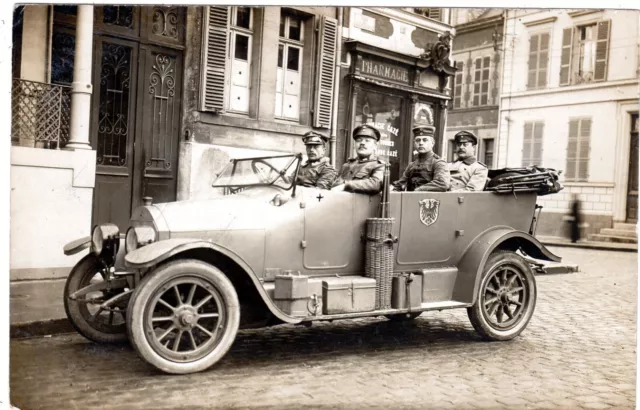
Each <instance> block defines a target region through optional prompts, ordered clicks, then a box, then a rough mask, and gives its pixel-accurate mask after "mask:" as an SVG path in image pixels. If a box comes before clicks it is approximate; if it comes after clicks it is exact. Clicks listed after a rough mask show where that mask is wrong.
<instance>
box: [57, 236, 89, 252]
mask: <svg viewBox="0 0 640 410" xmlns="http://www.w3.org/2000/svg"><path fill="white" fill-rule="evenodd" d="M89 246H91V237H90V236H85V237H84V238H80V239H76V240H75V241H71V242H69V243H68V244H66V245H65V246H64V248H62V250H63V251H64V254H65V255H67V256H70V255H75V254H76V253H78V252H80V251H82V250H84V249H87V248H88V247H89Z"/></svg>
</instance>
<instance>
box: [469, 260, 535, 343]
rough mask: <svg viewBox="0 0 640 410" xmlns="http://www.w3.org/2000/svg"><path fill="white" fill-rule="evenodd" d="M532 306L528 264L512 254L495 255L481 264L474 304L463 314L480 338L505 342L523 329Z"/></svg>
mask: <svg viewBox="0 0 640 410" xmlns="http://www.w3.org/2000/svg"><path fill="white" fill-rule="evenodd" d="M535 304H536V283H535V277H534V275H533V272H532V271H531V268H530V267H529V265H528V264H527V263H526V262H525V261H524V259H522V257H520V256H519V255H517V254H515V253H513V252H496V253H494V254H492V255H491V256H490V257H489V258H488V260H487V263H486V264H485V270H484V274H483V277H482V280H481V282H480V286H479V287H478V296H477V299H476V303H475V304H474V305H473V306H472V307H470V308H468V310H467V311H468V314H469V319H470V320H471V323H472V325H473V327H474V328H475V329H476V330H477V331H478V332H479V333H480V334H481V335H482V336H483V337H484V338H486V339H490V340H509V339H513V338H514V337H516V336H517V335H519V334H520V333H521V332H522V331H523V330H524V329H525V327H526V326H527V324H528V323H529V320H531V316H532V315H533V311H534V309H535Z"/></svg>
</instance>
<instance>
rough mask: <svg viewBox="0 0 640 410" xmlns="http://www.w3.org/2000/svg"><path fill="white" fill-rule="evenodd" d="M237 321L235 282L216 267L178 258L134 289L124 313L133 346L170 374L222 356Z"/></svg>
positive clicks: (205, 365)
mask: <svg viewBox="0 0 640 410" xmlns="http://www.w3.org/2000/svg"><path fill="white" fill-rule="evenodd" d="M239 322H240V311H239V304H238V298H237V295H236V292H235V289H234V288H233V285H232V284H231V282H230V281H229V279H227V277H226V276H225V275H224V274H223V273H222V272H221V271H220V270H218V269H217V268H215V267H214V266H211V265H209V264H206V263H204V262H200V261H196V260H182V261H180V260H178V261H173V262H170V263H168V264H166V265H163V266H161V267H160V268H159V269H158V270H157V271H155V272H152V273H151V274H150V275H149V276H148V277H147V278H145V280H144V281H143V282H142V283H141V284H140V286H139V287H138V288H137V289H136V291H135V293H134V296H133V297H132V300H131V305H130V310H129V312H128V314H127V326H128V328H129V334H130V338H131V341H132V344H133V345H134V347H135V349H136V350H137V351H138V353H139V355H140V356H141V357H142V358H143V359H144V360H146V361H147V362H148V363H150V364H151V365H153V366H155V367H156V368H158V369H160V370H163V371H165V372H168V373H176V374H180V373H192V372H197V371H201V370H204V369H206V368H208V367H210V366H211V365H213V364H214V363H215V362H217V361H218V360H220V359H221V358H222V357H223V356H224V354H225V353H226V352H227V351H228V349H229V348H230V347H231V344H232V343H233V340H234V339H235V335H236V333H237V331H238V325H239Z"/></svg>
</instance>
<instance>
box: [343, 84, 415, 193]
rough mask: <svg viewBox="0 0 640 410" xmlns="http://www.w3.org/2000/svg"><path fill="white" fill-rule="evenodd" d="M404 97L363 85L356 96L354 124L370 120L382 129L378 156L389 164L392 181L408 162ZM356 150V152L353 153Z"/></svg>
mask: <svg viewBox="0 0 640 410" xmlns="http://www.w3.org/2000/svg"><path fill="white" fill-rule="evenodd" d="M404 107H405V101H404V99H403V98H402V97H401V96H397V95H393V94H388V93H381V92H377V91H373V90H368V89H363V90H360V92H359V93H358V97H357V99H356V110H355V118H354V124H353V127H354V129H355V127H357V126H359V125H361V124H369V125H371V126H373V127H375V128H376V129H377V130H378V131H380V134H381V139H380V143H379V144H378V158H380V159H381V160H383V161H385V162H388V163H389V164H390V174H391V175H390V176H391V181H396V180H398V179H399V178H400V176H401V175H402V171H404V169H401V168H403V167H402V164H406V156H407V155H406V152H405V150H406V148H407V146H406V143H405V141H407V140H410V137H408V135H407V134H408V132H409V131H408V130H406V129H405V128H406V127H405V126H404V124H405V123H406V116H405V111H404V109H405V108H404ZM351 154H353V153H351Z"/></svg>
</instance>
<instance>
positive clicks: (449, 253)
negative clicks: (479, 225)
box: [396, 192, 459, 271]
mask: <svg viewBox="0 0 640 410" xmlns="http://www.w3.org/2000/svg"><path fill="white" fill-rule="evenodd" d="M401 196H402V200H401V205H400V206H401V212H402V217H401V219H400V221H399V225H400V231H399V235H398V236H399V242H398V245H397V253H396V270H402V271H407V270H414V269H421V268H425V267H435V266H452V265H455V262H456V260H455V246H454V244H455V241H456V232H455V230H456V226H457V224H456V219H457V217H458V212H459V211H458V210H459V207H458V204H457V202H456V201H457V196H456V195H452V194H451V193H446V192H403V193H402V194H401ZM425 199H435V200H436V201H438V202H437V203H438V206H437V218H435V221H434V222H433V223H431V224H429V223H428V222H429V221H428V220H426V219H425V218H421V212H422V211H421V205H420V201H422V200H425ZM423 219H425V221H423ZM396 223H398V222H396Z"/></svg>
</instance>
